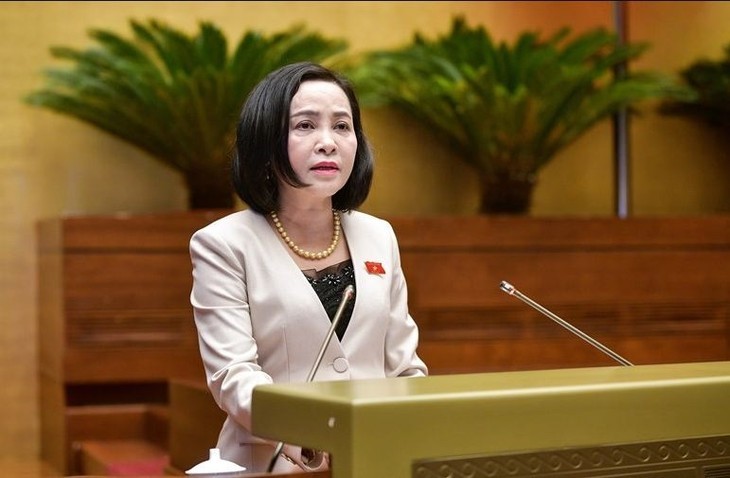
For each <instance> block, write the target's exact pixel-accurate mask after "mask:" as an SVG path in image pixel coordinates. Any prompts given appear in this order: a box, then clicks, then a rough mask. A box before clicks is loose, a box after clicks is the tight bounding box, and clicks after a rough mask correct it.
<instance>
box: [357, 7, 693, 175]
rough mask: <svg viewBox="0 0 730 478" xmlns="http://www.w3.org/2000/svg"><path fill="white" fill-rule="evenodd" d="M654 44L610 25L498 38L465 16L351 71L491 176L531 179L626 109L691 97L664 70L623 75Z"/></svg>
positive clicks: (379, 99) (367, 94)
mask: <svg viewBox="0 0 730 478" xmlns="http://www.w3.org/2000/svg"><path fill="white" fill-rule="evenodd" d="M647 48H648V45H647V44H628V45H618V43H617V41H616V38H615V35H613V34H612V33H610V32H608V31H606V30H604V29H595V30H591V31H588V32H585V33H583V34H581V35H577V36H574V37H571V36H570V29H569V28H567V27H566V28H562V29H560V30H558V31H557V32H556V33H555V34H554V35H552V36H551V37H549V38H548V39H547V40H541V39H540V38H539V36H538V35H537V34H536V33H533V32H524V33H523V34H521V35H520V36H519V37H518V38H517V40H516V41H515V42H514V44H512V45H509V44H507V43H504V42H502V43H495V42H494V41H493V40H492V38H491V36H490V34H489V32H487V31H486V30H485V29H484V28H483V27H473V28H470V27H468V26H467V25H466V22H465V21H464V19H463V18H460V17H457V18H455V19H454V20H453V23H452V28H451V31H450V32H449V33H447V34H446V35H443V36H440V37H438V38H436V39H433V40H429V39H427V38H425V37H424V36H423V35H422V34H420V33H416V34H415V35H414V38H413V41H412V42H411V43H410V44H408V45H406V46H405V47H402V48H399V49H396V50H381V51H373V52H370V53H368V54H366V55H364V56H363V57H362V58H361V59H360V60H359V62H358V63H357V64H355V65H352V66H351V68H350V70H349V74H350V76H351V77H352V78H353V81H354V83H355V84H356V86H357V87H358V89H359V91H360V97H361V99H362V101H363V104H365V105H370V106H375V105H378V106H382V105H392V106H394V107H397V108H401V109H403V110H404V111H406V112H407V113H408V114H410V115H412V116H413V117H414V118H416V119H418V120H419V121H421V122H423V123H424V124H426V125H427V126H428V127H429V129H430V130H432V131H434V132H435V133H436V134H437V135H439V136H440V137H442V138H443V139H444V140H445V141H447V142H448V143H449V144H450V145H451V146H452V147H457V148H458V150H459V151H461V152H462V158H463V159H464V160H466V161H467V162H469V163H470V164H472V165H474V166H475V167H477V168H478V169H479V170H480V171H481V172H482V173H483V174H486V175H496V174H499V175H502V176H508V177H526V176H529V175H534V174H535V173H536V172H537V170H538V169H539V168H541V167H543V166H544V165H545V164H546V163H547V162H548V161H550V160H551V159H552V158H553V157H554V156H555V154H556V153H557V152H558V151H560V150H561V149H562V148H564V147H565V146H567V145H568V144H570V143H571V142H573V141H575V140H576V139H577V138H578V137H579V136H580V135H582V134H583V133H585V132H586V131H587V130H588V129H590V128H591V127H592V126H593V125H595V124H596V123H597V122H598V121H600V120H602V119H604V118H606V117H607V116H610V115H611V114H612V113H614V112H616V111H618V109H619V108H623V107H627V106H630V105H633V104H636V103H638V102H640V101H643V100H646V99H649V98H666V97H676V96H677V95H681V94H684V93H686V91H684V90H683V89H682V88H681V87H679V86H678V85H676V84H675V83H673V82H672V81H670V80H669V79H668V78H664V77H661V76H659V75H656V74H653V75H646V74H644V73H643V72H636V73H631V74H627V75H625V76H624V77H623V78H617V77H616V75H615V73H614V69H615V68H616V66H617V65H619V64H621V63H625V62H628V61H631V60H634V59H636V58H638V57H639V56H640V55H641V54H642V53H643V52H644V51H645V50H646V49H647Z"/></svg>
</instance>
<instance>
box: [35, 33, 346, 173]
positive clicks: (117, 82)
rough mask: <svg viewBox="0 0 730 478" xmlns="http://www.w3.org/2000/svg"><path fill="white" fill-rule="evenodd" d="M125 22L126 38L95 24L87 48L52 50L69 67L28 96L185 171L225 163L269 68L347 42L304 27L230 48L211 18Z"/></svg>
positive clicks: (52, 71)
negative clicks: (184, 26)
mask: <svg viewBox="0 0 730 478" xmlns="http://www.w3.org/2000/svg"><path fill="white" fill-rule="evenodd" d="M130 27H131V30H132V36H131V38H124V37H122V36H121V35H119V34H117V33H114V32H111V31H107V30H101V29H91V30H90V31H89V37H90V38H91V39H92V40H93V42H94V44H93V46H91V47H89V48H87V49H75V48H70V47H64V46H55V47H52V48H51V54H52V56H53V57H54V58H55V59H57V60H59V61H61V62H65V64H66V65H67V66H66V67H53V68H49V69H47V70H46V71H44V72H43V75H44V77H45V79H46V84H45V86H44V87H43V88H41V89H39V90H37V91H34V92H31V93H30V94H28V95H27V96H26V97H25V101H26V102H28V103H29V104H32V105H35V106H39V107H43V108H48V109H51V110H54V111H56V112H58V113H61V114H65V115H68V116H72V117H75V118H77V119H79V120H82V121H84V122H87V123H90V124H92V125H94V126H96V127H98V128H100V129H102V130H104V131H106V132H108V133H110V134H112V135H114V136H117V137H119V138H121V139H122V140H125V141H128V142H130V143H132V144H134V145H136V146H138V147H140V148H141V149H143V150H145V151H147V152H149V153H150V154H152V155H153V156H154V157H156V158H157V159H159V160H161V161H162V162H164V163H166V164H168V165H170V166H172V167H174V168H176V169H179V170H180V171H182V172H186V171H189V170H193V169H195V168H196V167H198V166H200V165H201V164H205V163H206V162H221V161H225V160H226V158H225V155H224V154H223V153H222V152H223V151H225V150H227V148H228V147H229V145H230V141H231V138H232V137H233V132H234V130H235V125H236V122H237V119H238V113H239V111H240V108H241V106H242V104H243V102H244V100H245V98H246V97H247V95H248V93H249V91H251V89H252V88H253V87H254V86H255V85H256V83H258V82H259V81H260V80H261V79H262V78H263V77H264V76H265V75H266V74H268V73H269V72H270V71H272V70H273V69H275V68H277V67H279V66H282V65H283V64H285V63H289V62H295V61H304V60H311V61H323V60H326V59H327V58H329V57H331V56H334V55H335V54H336V53H340V52H342V51H343V50H345V49H346V48H347V44H346V42H345V41H344V40H335V39H327V38H324V37H323V36H321V35H319V34H317V33H314V32H309V31H307V30H306V29H305V28H304V27H303V26H295V27H292V28H290V29H288V30H284V31H281V32H278V33H274V34H271V35H263V34H261V33H259V32H255V31H248V32H244V34H243V35H242V37H241V39H240V41H239V42H238V43H237V44H236V45H235V46H234V48H233V51H232V52H229V51H228V41H227V39H226V37H225V35H224V34H223V33H222V31H221V30H220V29H219V28H218V27H216V26H215V25H213V24H212V23H209V22H201V23H200V24H199V29H198V31H197V33H196V34H194V35H188V34H186V33H184V32H182V31H180V30H178V29H176V28H173V27H171V26H169V25H167V24H165V23H163V22H160V21H158V20H155V19H152V20H149V21H147V22H140V21H136V20H130Z"/></svg>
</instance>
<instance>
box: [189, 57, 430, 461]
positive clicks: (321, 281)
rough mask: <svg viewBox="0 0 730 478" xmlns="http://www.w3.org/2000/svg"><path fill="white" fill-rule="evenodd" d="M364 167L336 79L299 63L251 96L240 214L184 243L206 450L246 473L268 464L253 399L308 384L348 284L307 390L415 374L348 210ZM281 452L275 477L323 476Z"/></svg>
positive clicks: (382, 258) (403, 329) (356, 113)
mask: <svg viewBox="0 0 730 478" xmlns="http://www.w3.org/2000/svg"><path fill="white" fill-rule="evenodd" d="M372 169H373V165H372V157H371V153H370V149H369V147H368V143H367V140H366V138H365V135H364V133H363V130H362V124H361V120H360V108H359V105H358V101H357V98H356V97H355V94H354V92H353V90H352V88H351V86H350V85H349V83H348V82H347V81H346V80H345V79H344V78H342V77H340V76H338V75H337V74H336V73H334V72H332V71H331V70H328V69H326V68H324V67H322V66H319V65H316V64H313V63H297V64H292V65H288V66H285V67H283V68H280V69H279V70H277V71H275V72H273V73H271V74H269V75H268V76H267V77H266V78H265V79H264V80H262V82H261V83H259V85H258V86H257V87H256V88H254V90H253V91H252V92H251V94H250V96H249V98H248V99H247V101H246V104H245V105H244V107H243V111H242V113H241V118H240V121H239V124H238V129H237V138H236V156H235V159H234V161H233V182H234V186H235V190H236V192H237V194H238V195H239V196H240V197H241V199H242V200H243V201H244V202H245V203H246V204H247V205H248V207H249V208H248V209H247V210H244V211H239V212H235V213H233V214H230V215H228V216H226V217H224V218H222V219H219V220H217V221H215V222H213V223H212V224H210V225H208V226H206V227H204V228H203V229H201V230H199V231H197V232H196V233H195V234H194V235H193V237H192V238H191V240H190V253H191V259H192V264H193V289H192V293H191V303H192V305H193V308H194V312H195V323H196V326H197V329H198V336H199V343H200V353H201V356H202V358H203V363H204V365H205V370H206V376H207V380H208V385H209V387H210V390H211V392H212V394H213V397H214V399H215V400H216V402H217V403H218V405H219V406H220V407H221V409H223V410H224V411H225V412H226V413H227V415H228V417H227V419H226V421H225V423H224V425H223V429H222V430H221V434H220V436H219V441H218V445H217V446H218V448H220V449H221V456H222V458H224V459H226V460H230V461H233V462H236V463H238V464H240V465H242V466H245V467H246V468H247V469H248V470H250V471H263V470H265V469H266V468H267V465H268V464H269V460H270V459H271V454H272V452H273V446H272V443H271V442H269V441H265V440H262V439H259V438H257V437H254V436H253V435H251V433H250V424H251V398H252V391H253V389H254V387H256V386H257V385H259V384H267V383H273V382H304V381H306V378H307V375H308V374H309V372H310V369H311V367H312V364H313V362H314V361H315V359H316V357H317V354H318V352H319V348H320V347H321V345H322V341H323V340H324V337H325V336H326V334H327V331H328V329H329V327H330V325H331V322H330V321H331V320H332V319H333V316H334V313H335V310H336V309H337V308H338V305H339V303H340V300H341V297H342V295H343V291H344V289H345V288H346V287H347V286H348V285H352V286H354V287H355V296H354V299H353V300H350V301H349V302H348V304H347V306H346V308H345V309H343V310H344V312H343V313H342V319H341V321H340V323H339V327H338V328H337V331H336V337H333V340H332V342H331V343H330V345H329V347H328V348H327V352H326V353H325V355H324V357H323V360H322V362H321V366H320V368H319V370H318V372H317V374H316V377H315V378H314V379H315V380H349V379H365V378H379V377H396V376H413V377H415V376H424V375H426V374H427V368H426V366H425V364H424V363H423V362H422V361H421V359H420V358H419V357H418V355H417V354H416V348H417V345H418V330H417V327H416V324H415V323H414V321H413V319H412V318H411V317H410V315H409V313H408V306H407V291H406V283H405V279H404V277H403V272H402V270H401V265H400V255H399V252H398V244H397V242H396V237H395V234H394V232H393V229H392V228H391V226H390V225H389V224H388V223H387V222H385V221H383V220H381V219H377V218H375V217H373V216H369V215H366V214H364V213H361V212H357V211H355V209H356V208H357V207H358V206H360V205H361V204H362V202H363V201H364V200H365V198H366V197H367V194H368V192H369V189H370V183H371V179H372ZM284 452H285V456H284V458H285V459H283V460H282V459H279V460H277V468H276V469H275V471H282V470H285V469H292V470H298V471H301V469H300V467H301V468H305V469H307V468H310V469H317V468H318V467H319V468H322V467H326V460H324V463H323V460H322V459H321V458H322V456H321V454H318V455H316V456H312V455H311V454H309V453H306V452H305V453H304V454H303V455H302V453H301V450H300V449H298V448H297V447H292V446H288V445H287V446H285V448H284ZM307 460H309V461H308V462H307ZM305 462H306V463H305ZM289 463H296V464H297V466H296V467H294V466H293V465H289Z"/></svg>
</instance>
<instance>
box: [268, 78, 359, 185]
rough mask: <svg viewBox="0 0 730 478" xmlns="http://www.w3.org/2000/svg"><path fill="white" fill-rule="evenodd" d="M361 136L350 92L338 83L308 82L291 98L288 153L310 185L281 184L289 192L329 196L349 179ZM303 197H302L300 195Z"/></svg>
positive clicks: (303, 178) (293, 164) (304, 179)
mask: <svg viewBox="0 0 730 478" xmlns="http://www.w3.org/2000/svg"><path fill="white" fill-rule="evenodd" d="M356 151H357V138H356V137H355V130H354V125H353V118H352V109H351V108H350V102H349V100H348V99H347V95H345V92H344V91H342V89H341V88H340V87H339V86H337V85H336V84H335V83H331V82H328V81H321V80H312V81H305V82H304V83H302V84H301V85H300V86H299V90H298V91H297V93H296V94H295V95H294V97H293V98H292V101H291V109H290V111H289V140H288V152H289V162H290V163H291V166H292V168H293V169H294V172H295V173H296V174H297V177H298V178H299V179H300V180H301V181H302V182H303V183H305V184H308V185H309V186H308V187H305V188H300V189H298V190H297V189H296V188H293V187H291V186H289V185H288V184H280V187H282V188H284V189H285V190H286V191H281V189H280V191H281V192H282V193H284V194H283V195H282V199H283V198H286V197H287V193H293V194H296V195H299V196H300V195H301V194H307V195H309V196H311V197H313V198H318V199H329V198H331V197H332V196H333V195H334V194H335V193H336V192H337V191H339V190H340V189H341V188H342V187H343V186H344V185H345V183H346V182H347V179H348V178H349V177H350V173H351V172H352V168H353V165H354V163H355V153H356ZM300 197H301V196H300Z"/></svg>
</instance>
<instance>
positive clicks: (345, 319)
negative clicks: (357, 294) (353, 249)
mask: <svg viewBox="0 0 730 478" xmlns="http://www.w3.org/2000/svg"><path fill="white" fill-rule="evenodd" d="M302 272H303V273H304V275H305V276H306V278H307V280H308V281H309V283H310V284H311V285H312V287H313V288H314V292H316V293H317V296H318V297H319V300H320V301H322V305H323V306H324V309H325V310H326V311H327V315H328V316H329V318H330V320H332V319H334V318H335V313H336V312H337V307H339V305H340V301H341V300H342V292H343V291H344V290H345V287H347V286H348V285H352V286H353V287H355V268H354V266H353V265H352V260H350V259H348V260H346V261H342V262H340V263H339V264H333V265H331V266H329V267H325V268H324V269H322V270H320V271H318V270H316V269H306V270H303V271H302ZM354 306H355V298H354V297H353V298H352V299H351V300H350V301H349V302H348V303H347V305H346V306H345V310H343V311H342V317H341V318H340V323H339V324H337V328H336V329H335V333H336V334H337V338H339V339H340V340H342V337H344V335H345V331H346V330H347V325H348V324H349V323H350V318H351V317H352V309H353V307H354Z"/></svg>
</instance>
